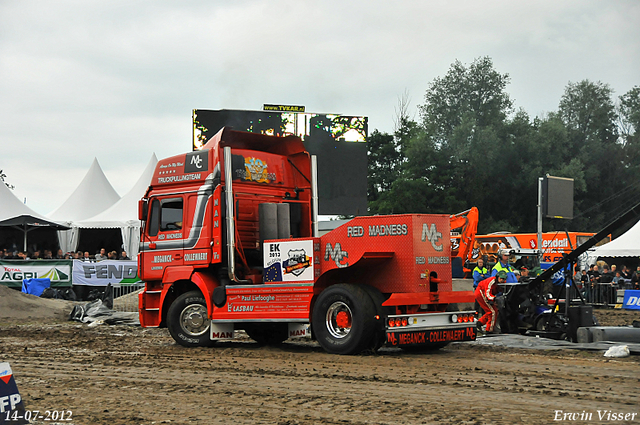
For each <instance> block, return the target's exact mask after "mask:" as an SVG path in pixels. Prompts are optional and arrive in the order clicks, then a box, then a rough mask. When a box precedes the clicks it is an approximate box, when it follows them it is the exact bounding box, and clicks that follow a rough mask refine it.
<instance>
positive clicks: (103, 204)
mask: <svg viewBox="0 0 640 425" xmlns="http://www.w3.org/2000/svg"><path fill="white" fill-rule="evenodd" d="M119 199H120V196H119V195H118V193H117V192H116V191H115V189H114V188H113V186H111V183H109V180H108V179H107V177H106V176H105V175H104V172H103V171H102V168H100V164H98V160H97V159H96V158H93V163H92V164H91V167H89V171H87V174H86V175H85V176H84V178H83V179H82V181H81V182H80V184H79V185H78V187H77V188H76V190H74V191H73V193H72V194H71V195H70V196H69V197H68V198H67V200H66V201H64V202H63V204H62V205H60V207H58V209H56V210H55V211H53V212H51V213H49V214H48V215H47V217H49V219H51V220H56V221H60V222H63V223H65V224H67V225H69V226H71V227H72V228H71V230H66V231H61V232H58V240H59V242H60V249H62V251H64V252H69V251H74V250H75V249H76V246H77V245H78V229H77V227H76V226H75V225H74V222H76V221H80V220H85V219H87V218H89V217H93V216H94V215H96V214H99V213H100V212H102V211H104V210H106V209H107V208H109V207H111V206H112V205H113V204H115V203H116V202H117V201H118V200H119Z"/></svg>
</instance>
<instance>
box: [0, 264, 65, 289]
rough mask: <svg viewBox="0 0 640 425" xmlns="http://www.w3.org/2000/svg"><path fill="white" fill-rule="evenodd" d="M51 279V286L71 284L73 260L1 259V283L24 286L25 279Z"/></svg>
mask: <svg viewBox="0 0 640 425" xmlns="http://www.w3.org/2000/svg"><path fill="white" fill-rule="evenodd" d="M42 278H49V279H51V287H53V288H57V287H65V286H71V260H27V261H23V260H5V261H0V284H2V285H5V286H8V287H11V288H22V281H23V279H42Z"/></svg>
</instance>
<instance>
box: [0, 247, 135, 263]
mask: <svg viewBox="0 0 640 425" xmlns="http://www.w3.org/2000/svg"><path fill="white" fill-rule="evenodd" d="M0 260H82V261H92V262H95V261H102V260H130V258H129V257H128V256H127V253H126V251H120V254H118V253H117V252H116V251H111V252H109V253H107V250H106V249H105V248H102V249H100V251H98V252H97V253H96V254H95V255H91V254H89V251H84V252H82V251H77V252H67V253H64V252H63V251H62V250H61V249H59V250H58V252H57V253H56V255H53V252H52V251H51V250H48V249H45V250H42V251H41V250H37V249H36V250H35V251H33V252H28V251H14V250H11V249H7V248H4V249H0Z"/></svg>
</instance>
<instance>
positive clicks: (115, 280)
mask: <svg viewBox="0 0 640 425" xmlns="http://www.w3.org/2000/svg"><path fill="white" fill-rule="evenodd" d="M109 283H110V284H111V286H129V285H139V284H141V283H142V281H141V280H140V278H138V261H137V260H103V261H97V262H89V261H81V260H73V284H74V285H90V286H107V285H108V284H109Z"/></svg>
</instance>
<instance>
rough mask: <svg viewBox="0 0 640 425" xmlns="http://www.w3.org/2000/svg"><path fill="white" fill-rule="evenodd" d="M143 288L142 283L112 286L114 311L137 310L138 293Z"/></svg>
mask: <svg viewBox="0 0 640 425" xmlns="http://www.w3.org/2000/svg"><path fill="white" fill-rule="evenodd" d="M143 288H144V283H142V284H140V285H121V286H114V287H113V310H114V311H127V312H137V311H138V294H139V293H140V292H141V291H142V289H143Z"/></svg>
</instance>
